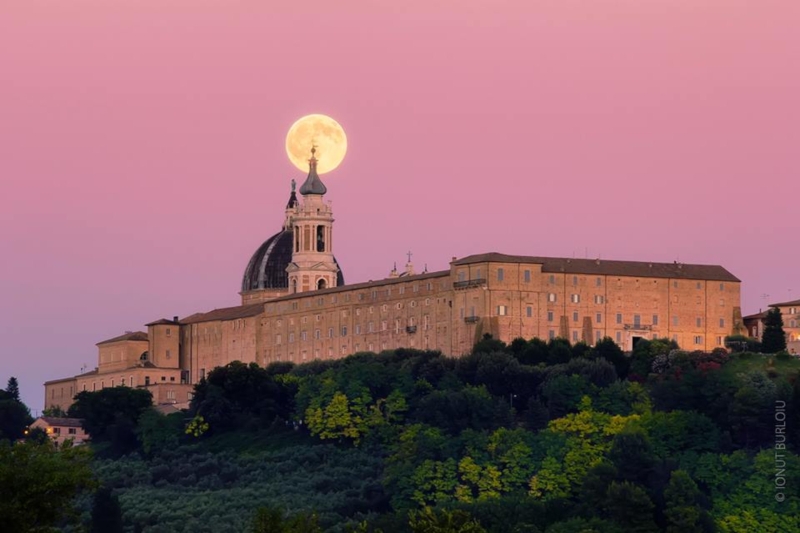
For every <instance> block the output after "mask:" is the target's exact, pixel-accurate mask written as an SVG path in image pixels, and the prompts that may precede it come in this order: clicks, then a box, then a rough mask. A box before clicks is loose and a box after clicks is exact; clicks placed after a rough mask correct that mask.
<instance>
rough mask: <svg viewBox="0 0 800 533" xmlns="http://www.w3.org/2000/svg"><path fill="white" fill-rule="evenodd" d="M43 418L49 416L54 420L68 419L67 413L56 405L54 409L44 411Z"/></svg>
mask: <svg viewBox="0 0 800 533" xmlns="http://www.w3.org/2000/svg"><path fill="white" fill-rule="evenodd" d="M42 416H49V417H52V418H66V417H67V412H66V411H64V410H63V409H62V408H61V407H60V406H58V405H54V406H53V407H49V408H47V409H44V410H42Z"/></svg>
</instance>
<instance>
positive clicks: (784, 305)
mask: <svg viewBox="0 0 800 533" xmlns="http://www.w3.org/2000/svg"><path fill="white" fill-rule="evenodd" d="M790 305H800V300H792V301H791V302H781V303H778V304H769V306H770V307H789V306H790Z"/></svg>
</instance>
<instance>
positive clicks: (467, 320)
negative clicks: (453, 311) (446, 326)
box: [464, 316, 481, 324]
mask: <svg viewBox="0 0 800 533" xmlns="http://www.w3.org/2000/svg"><path fill="white" fill-rule="evenodd" d="M480 319H481V317H479V316H465V317H464V322H465V323H466V324H476V323H477V322H478V321H479V320H480Z"/></svg>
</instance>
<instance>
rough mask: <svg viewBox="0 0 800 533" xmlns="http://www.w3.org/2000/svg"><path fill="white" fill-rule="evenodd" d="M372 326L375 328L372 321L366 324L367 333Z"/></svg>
mask: <svg viewBox="0 0 800 533" xmlns="http://www.w3.org/2000/svg"><path fill="white" fill-rule="evenodd" d="M374 328H375V324H374V323H373V322H370V323H368V324H367V333H372V332H373V330H374Z"/></svg>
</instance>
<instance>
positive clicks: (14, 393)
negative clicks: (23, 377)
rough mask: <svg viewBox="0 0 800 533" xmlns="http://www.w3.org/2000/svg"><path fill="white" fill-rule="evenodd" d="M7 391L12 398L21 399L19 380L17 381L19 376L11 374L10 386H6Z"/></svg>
mask: <svg viewBox="0 0 800 533" xmlns="http://www.w3.org/2000/svg"><path fill="white" fill-rule="evenodd" d="M6 392H7V393H8V395H9V396H11V399H12V400H16V401H18V402H19V401H20V399H19V382H17V378H15V377H14V376H11V377H10V378H8V386H7V387H6Z"/></svg>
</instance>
